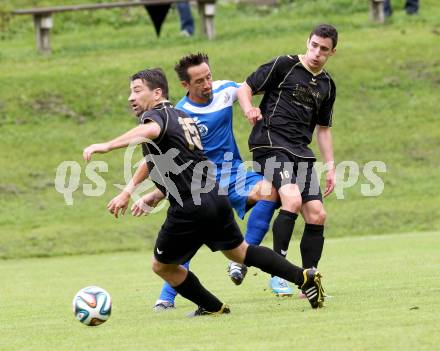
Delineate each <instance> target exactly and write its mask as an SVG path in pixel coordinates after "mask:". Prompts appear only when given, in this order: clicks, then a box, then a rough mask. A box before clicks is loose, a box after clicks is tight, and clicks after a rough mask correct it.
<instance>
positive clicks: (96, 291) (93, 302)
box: [72, 286, 112, 326]
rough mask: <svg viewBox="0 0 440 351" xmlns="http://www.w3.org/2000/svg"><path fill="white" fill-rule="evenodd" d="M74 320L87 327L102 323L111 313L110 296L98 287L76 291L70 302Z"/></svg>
mask: <svg viewBox="0 0 440 351" xmlns="http://www.w3.org/2000/svg"><path fill="white" fill-rule="evenodd" d="M72 307H73V313H74V314H75V317H76V319H78V320H79V321H80V322H81V323H83V324H85V325H89V326H96V325H100V324H102V323H104V322H105V321H106V320H107V319H108V318H109V317H110V313H111V311H112V299H111V297H110V294H109V293H108V292H107V291H105V290H104V289H102V288H100V287H98V286H88V287H86V288H84V289H81V290H80V291H78V292H77V293H76V295H75V297H74V298H73V301H72Z"/></svg>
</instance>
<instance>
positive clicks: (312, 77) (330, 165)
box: [238, 24, 338, 278]
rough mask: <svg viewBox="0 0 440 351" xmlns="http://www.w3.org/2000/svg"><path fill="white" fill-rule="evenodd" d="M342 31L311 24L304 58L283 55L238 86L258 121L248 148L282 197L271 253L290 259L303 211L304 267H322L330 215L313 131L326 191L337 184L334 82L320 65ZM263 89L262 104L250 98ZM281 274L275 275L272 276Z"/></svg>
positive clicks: (247, 108) (249, 113)
mask: <svg viewBox="0 0 440 351" xmlns="http://www.w3.org/2000/svg"><path fill="white" fill-rule="evenodd" d="M337 41H338V32H337V31H336V29H335V28H334V27H333V26H331V25H328V24H322V25H319V26H317V27H315V28H314V29H313V31H312V32H311V33H310V36H309V38H308V40H307V51H306V53H305V54H304V55H286V56H278V57H276V58H275V59H273V60H272V61H270V62H268V63H266V64H264V65H262V66H260V67H259V68H258V69H257V70H256V71H255V72H254V73H252V74H251V75H250V76H249V77H248V78H247V79H246V82H245V83H244V84H243V85H242V86H241V87H240V89H239V91H238V100H239V102H240V106H241V108H242V110H243V112H244V114H245V115H246V117H247V119H248V120H249V121H250V122H251V124H252V125H253V126H254V127H253V129H252V132H251V135H250V137H249V148H250V150H251V151H252V152H253V158H254V161H255V162H256V163H257V164H259V165H260V166H261V172H262V173H263V174H264V176H265V177H266V178H267V179H268V180H270V181H272V184H273V185H274V187H275V188H276V189H277V190H278V192H279V195H280V198H281V203H282V206H281V210H280V212H279V214H278V216H277V218H276V219H275V221H274V224H273V240H274V251H275V252H277V253H279V254H281V255H283V256H286V254H287V249H288V247H289V242H290V239H291V237H292V233H293V228H294V225H295V220H296V218H297V217H298V213H300V212H301V214H302V215H303V217H304V220H305V223H306V224H305V228H304V233H303V236H302V239H301V244H300V249H301V256H302V264H303V267H317V266H318V262H319V260H320V258H321V254H322V250H323V247H324V222H325V219H326V212H325V211H324V207H323V203H322V194H321V190H320V188H319V182H318V179H317V175H316V173H315V171H314V167H313V163H314V161H316V159H315V155H314V154H313V152H312V150H310V148H309V147H308V145H309V144H310V143H311V141H312V136H313V132H314V130H315V128H316V129H317V131H316V137H317V141H318V146H319V149H320V151H321V156H322V158H323V159H324V161H325V163H326V166H327V174H326V188H325V192H324V196H327V195H328V194H330V193H331V192H332V191H333V189H334V186H335V169H334V160H333V146H332V135H331V131H330V127H331V125H332V112H333V104H334V101H335V98H336V87H335V84H334V82H333V80H332V78H331V77H330V75H329V74H328V73H327V72H326V71H325V70H324V69H323V67H324V65H325V63H326V62H327V60H328V59H329V58H330V57H331V56H332V55H333V54H334V53H335V52H336V44H337ZM259 93H264V96H263V99H262V101H261V104H260V106H259V107H254V106H253V105H252V96H253V95H255V94H259ZM274 278H277V277H274Z"/></svg>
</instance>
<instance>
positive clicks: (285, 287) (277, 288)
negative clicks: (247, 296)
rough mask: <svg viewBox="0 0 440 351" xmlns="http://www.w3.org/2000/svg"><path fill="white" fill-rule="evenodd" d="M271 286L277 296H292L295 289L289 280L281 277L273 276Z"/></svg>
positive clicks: (270, 281)
mask: <svg viewBox="0 0 440 351" xmlns="http://www.w3.org/2000/svg"><path fill="white" fill-rule="evenodd" d="M269 287H270V288H271V289H272V292H273V293H274V294H275V295H277V296H292V295H293V289H292V288H291V287H290V286H289V283H288V282H287V280H285V279H282V278H280V277H272V278H270V280H269Z"/></svg>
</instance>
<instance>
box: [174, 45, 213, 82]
mask: <svg viewBox="0 0 440 351" xmlns="http://www.w3.org/2000/svg"><path fill="white" fill-rule="evenodd" d="M202 63H206V64H207V65H208V66H209V57H208V55H207V54H204V53H201V52H198V53H197V54H190V55H187V56H184V57H182V58H181V59H180V60H179V62H178V63H177V64H176V65H175V66H174V70H175V71H176V73H177V76H178V77H179V79H180V81H185V82H188V83H189V81H190V77H189V74H188V68H190V67H192V66H198V65H201V64H202Z"/></svg>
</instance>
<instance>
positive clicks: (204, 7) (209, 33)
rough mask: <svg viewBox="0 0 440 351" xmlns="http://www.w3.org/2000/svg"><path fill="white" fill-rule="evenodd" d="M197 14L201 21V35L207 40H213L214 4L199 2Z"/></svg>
mask: <svg viewBox="0 0 440 351" xmlns="http://www.w3.org/2000/svg"><path fill="white" fill-rule="evenodd" d="M198 5H199V14H200V19H201V21H202V30H203V33H204V34H205V35H206V37H207V38H208V39H209V40H212V39H214V38H215V29H214V16H215V3H203V2H199V3H198Z"/></svg>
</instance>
